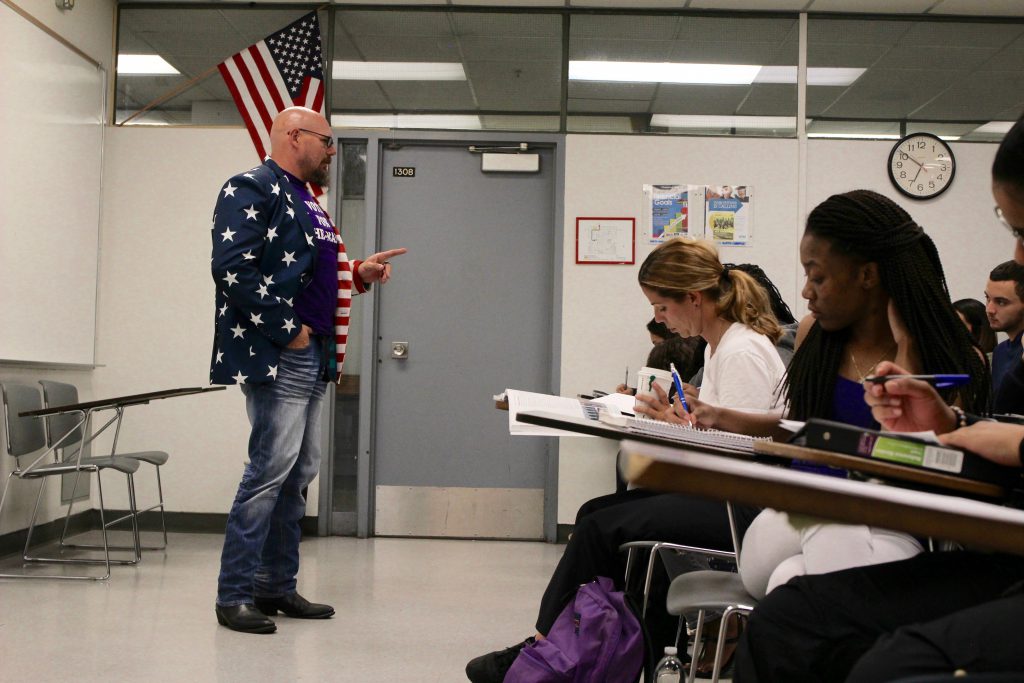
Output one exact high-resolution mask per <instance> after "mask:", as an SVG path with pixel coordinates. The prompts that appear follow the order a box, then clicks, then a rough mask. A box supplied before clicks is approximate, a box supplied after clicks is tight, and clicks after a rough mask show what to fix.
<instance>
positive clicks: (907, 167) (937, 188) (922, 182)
mask: <svg viewBox="0 0 1024 683" xmlns="http://www.w3.org/2000/svg"><path fill="white" fill-rule="evenodd" d="M955 173H956V160H955V159H954V158H953V151H952V150H951V149H950V148H949V145H947V144H946V143H945V142H943V141H942V140H940V139H939V138H937V137H935V136H934V135H930V134H928V133H914V134H913V135H908V136H907V137H905V138H903V139H902V140H900V141H899V142H897V143H896V145H895V146H894V147H893V148H892V152H890V153H889V179H890V180H891V181H892V184H893V185H895V186H896V189H897V190H899V191H900V192H902V193H903V194H905V195H907V196H908V197H912V198H913V199H931V198H932V197H936V196H938V195H940V194H942V193H943V192H945V191H946V188H948V187H949V184H950V183H951V182H953V175H954V174H955Z"/></svg>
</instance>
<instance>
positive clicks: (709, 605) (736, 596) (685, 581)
mask: <svg viewBox="0 0 1024 683" xmlns="http://www.w3.org/2000/svg"><path fill="white" fill-rule="evenodd" d="M726 511H727V513H728V515H729V532H730V534H731V535H732V543H733V547H734V548H736V550H737V551H738V550H739V548H740V544H739V534H738V533H737V531H736V516H735V514H734V513H733V509H732V504H731V503H726ZM736 567H737V569H739V554H738V553H737V555H736ZM665 602H666V608H667V609H668V613H669V614H673V615H678V616H679V629H680V633H681V632H682V626H683V621H684V615H685V614H687V613H692V612H694V611H696V612H697V628H696V630H695V631H694V634H693V656H692V659H691V662H692V663H691V665H690V675H689V677H688V678H687V682H688V683H693V682H694V680H695V678H696V676H697V661H698V659H699V658H700V651H701V646H702V645H703V638H704V615H705V614H706V613H707V612H709V611H716V612H721V613H722V619H721V622H720V624H719V627H718V644H717V646H716V648H715V661H714V665H713V668H712V670H711V683H718V678H719V676H720V675H721V673H722V659H723V655H724V653H725V639H726V635H727V633H728V627H729V618H730V617H733V616H736V617H737V618H738V617H739V616H740V615H747V614H750V613H751V612H752V611H753V610H754V606H755V605H756V604H757V600H755V599H754V598H753V597H752V596H751V595H750V594H749V593H747V590H746V588H744V587H743V582H742V581H741V580H740V575H739V574H738V573H736V572H721V571H697V572H688V573H686V574H682V575H680V576H678V577H676V578H675V579H673V580H672V584H671V585H670V586H669V589H668V598H666V601H665Z"/></svg>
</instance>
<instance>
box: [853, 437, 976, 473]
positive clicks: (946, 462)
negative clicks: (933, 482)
mask: <svg viewBox="0 0 1024 683" xmlns="http://www.w3.org/2000/svg"><path fill="white" fill-rule="evenodd" d="M871 457H872V458H878V459H879V460H888V461H890V462H896V463H900V464H901V465H911V466H913V467H927V468H929V469H934V470H942V471H944V472H952V473H954V474H959V473H960V471H961V469H962V468H963V457H964V454H963V453H962V452H960V451H958V450H955V449H952V448H942V447H941V446H933V445H930V444H926V443H921V442H913V441H905V440H903V439H893V438H890V437H886V436H880V437H878V439H877V440H876V441H875V446H874V448H872V449H871Z"/></svg>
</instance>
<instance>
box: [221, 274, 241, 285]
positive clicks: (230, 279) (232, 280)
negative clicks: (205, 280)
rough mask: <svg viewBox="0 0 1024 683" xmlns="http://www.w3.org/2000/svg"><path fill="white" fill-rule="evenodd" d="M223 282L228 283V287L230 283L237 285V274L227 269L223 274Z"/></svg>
mask: <svg viewBox="0 0 1024 683" xmlns="http://www.w3.org/2000/svg"><path fill="white" fill-rule="evenodd" d="M224 282H226V283H228V287H230V286H231V285H237V284H238V276H237V275H235V274H234V273H232V272H230V271H229V272H228V273H227V275H225V276H224Z"/></svg>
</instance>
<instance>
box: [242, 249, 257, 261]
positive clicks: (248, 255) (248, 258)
mask: <svg viewBox="0 0 1024 683" xmlns="http://www.w3.org/2000/svg"><path fill="white" fill-rule="evenodd" d="M242 258H244V259H245V260H246V261H251V260H253V259H254V258H256V257H255V256H254V255H253V253H252V251H247V252H245V253H244V254H242Z"/></svg>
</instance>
